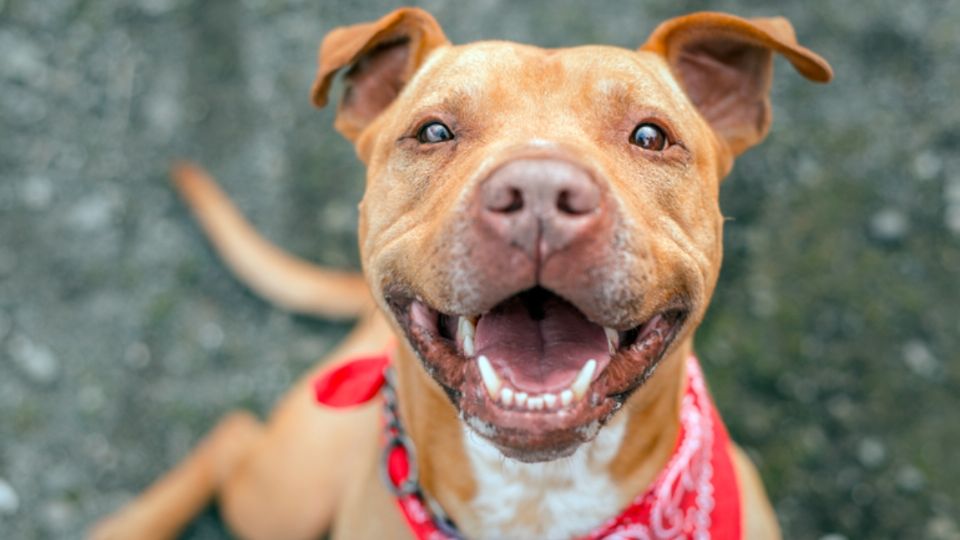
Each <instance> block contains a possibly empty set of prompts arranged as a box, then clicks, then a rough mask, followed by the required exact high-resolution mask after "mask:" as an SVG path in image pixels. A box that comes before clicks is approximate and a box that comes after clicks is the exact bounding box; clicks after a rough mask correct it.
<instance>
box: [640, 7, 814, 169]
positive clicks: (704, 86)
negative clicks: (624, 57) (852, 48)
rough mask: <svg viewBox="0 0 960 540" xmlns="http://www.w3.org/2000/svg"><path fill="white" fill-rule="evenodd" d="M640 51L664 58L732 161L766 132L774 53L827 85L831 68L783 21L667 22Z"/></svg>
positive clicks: (708, 16) (717, 17)
mask: <svg viewBox="0 0 960 540" xmlns="http://www.w3.org/2000/svg"><path fill="white" fill-rule="evenodd" d="M641 50H645V51H650V52H654V53H657V54H660V55H661V56H663V57H664V58H665V59H666V61H667V64H668V65H669V66H670V69H671V71H672V72H673V74H674V76H675V77H676V78H677V80H678V82H679V83H680V85H681V86H682V87H683V89H684V91H685V92H686V94H687V96H688V97H689V98H690V100H691V101H692V102H693V104H694V105H695V106H696V107H697V109H698V110H699V111H700V114H701V115H702V116H703V117H704V119H706V120H707V122H708V123H709V124H710V125H711V126H712V127H713V130H714V131H715V132H716V133H717V135H719V136H720V138H721V139H722V140H723V141H725V142H726V144H727V145H728V147H729V149H730V151H731V153H732V154H733V155H734V156H735V155H738V154H740V153H742V152H743V151H744V150H746V149H748V148H750V147H751V146H753V145H755V144H757V143H758V142H760V141H761V140H763V138H764V136H766V134H767V131H768V130H769V129H770V120H771V118H770V97H769V93H770V81H771V78H772V75H773V53H774V52H778V53H780V54H782V55H783V56H785V57H786V58H787V60H789V61H790V63H791V64H793V67H794V68H796V70H797V71H799V72H800V74H801V75H803V76H804V77H806V78H808V79H810V80H813V81H816V82H821V83H824V82H827V81H829V80H830V79H831V78H832V77H833V71H832V70H831V69H830V65H829V64H828V63H827V62H826V60H824V59H823V58H821V57H820V56H819V55H817V54H816V53H814V52H813V51H811V50H809V49H807V48H805V47H802V46H801V45H800V44H798V43H797V38H796V35H795V34H794V31H793V27H792V26H791V25H790V22H789V21H787V20H786V19H784V18H782V17H775V18H769V19H765V18H757V19H749V20H748V19H742V18H740V17H735V16H733V15H727V14H725V13H710V12H702V13H694V14H691V15H686V16H683V17H677V18H675V19H671V20H668V21H666V22H664V23H662V24H661V25H660V26H658V27H657V29H656V30H654V31H653V34H652V35H651V36H650V38H649V39H648V40H647V42H646V43H645V44H644V45H643V46H642V47H641Z"/></svg>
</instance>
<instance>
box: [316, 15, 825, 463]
mask: <svg viewBox="0 0 960 540" xmlns="http://www.w3.org/2000/svg"><path fill="white" fill-rule="evenodd" d="M713 17H716V16H715V15H714V16H713ZM703 22H704V21H702V20H701V21H697V20H686V21H684V20H683V19H680V20H676V21H674V24H675V27H670V26H669V23H668V25H664V26H662V27H661V28H660V29H658V31H657V32H656V33H655V34H654V37H653V38H651V41H649V42H648V44H647V45H646V46H645V48H644V50H640V51H630V50H626V49H619V48H613V47H602V46H587V47H578V48H572V49H562V50H544V49H540V48H536V47H530V46H524V45H518V44H513V43H506V42H483V43H476V44H471V45H465V46H457V47H454V46H449V45H447V44H446V39H445V38H443V35H442V33H441V32H440V30H439V28H438V27H437V26H436V23H435V22H434V21H433V19H432V18H430V17H429V16H428V15H426V14H425V13H423V12H421V11H418V10H401V11H399V12H395V13H393V14H391V15H389V16H387V17H385V18H384V19H382V20H381V21H378V22H377V23H371V24H368V25H360V26H358V27H351V28H348V29H343V30H341V31H340V32H342V33H341V34H339V35H337V34H334V35H332V36H331V38H328V40H327V42H326V43H325V44H324V50H325V51H326V56H324V51H322V52H321V75H320V78H319V79H318V84H317V87H316V94H315V98H316V99H317V101H318V102H320V103H321V104H322V103H323V101H324V100H325V96H326V91H327V88H328V85H329V80H330V77H331V75H332V74H333V72H334V71H335V70H336V69H337V68H339V67H341V66H345V65H350V66H352V68H351V70H350V72H349V73H348V76H347V77H348V87H347V90H346V94H345V97H344V100H343V102H342V104H341V109H340V114H339V116H338V121H337V124H338V128H339V129H340V130H341V131H342V132H344V133H345V135H347V136H348V138H351V139H352V140H354V142H355V143H356V145H357V148H358V152H359V154H360V156H361V158H362V159H363V160H364V161H365V162H366V163H367V165H368V176H367V190H366V193H367V194H366V196H365V197H364V200H363V202H362V204H361V224H360V245H361V256H362V260H363V264H364V269H365V272H366V275H367V277H368V280H369V282H370V285H371V288H372V290H373V292H374V294H375V296H376V297H377V298H378V300H379V301H380V302H381V305H382V306H383V307H384V308H385V309H386V310H387V311H388V312H389V313H391V314H392V315H393V317H394V319H395V323H396V324H397V326H398V327H399V329H400V330H401V331H402V333H403V334H404V335H405V336H406V339H407V341H408V343H409V345H410V347H411V348H412V349H413V351H415V352H416V354H417V356H418V357H419V359H420V361H421V362H422V365H423V368H424V369H425V370H426V372H427V373H428V374H429V375H430V376H431V377H433V379H434V380H435V381H436V382H437V383H438V384H439V385H440V387H441V388H442V389H443V390H444V391H445V393H446V394H447V395H448V396H449V398H450V401H451V402H452V403H453V405H454V406H455V407H457V409H458V410H459V412H460V415H461V417H462V418H463V419H464V421H465V422H466V423H467V424H468V425H469V426H470V427H471V428H473V429H474V430H475V431H476V432H477V433H479V434H480V435H481V436H483V437H485V438H487V439H488V440H490V441H491V442H492V443H493V444H495V445H496V446H497V447H498V448H500V449H501V450H502V451H503V452H504V454H505V455H508V456H511V457H516V458H518V459H523V460H527V461H530V460H543V459H551V458H554V457H558V456H562V455H567V454H569V453H570V452H572V451H573V450H574V449H576V447H577V446H578V445H579V444H580V443H582V442H584V441H586V440H589V439H590V438H592V437H593V436H594V435H595V434H596V432H597V430H598V429H599V428H600V426H602V425H603V423H604V422H605V421H606V419H607V418H608V417H609V416H610V415H611V414H613V413H614V411H616V410H617V409H618V408H620V406H621V405H622V404H623V403H624V402H625V400H627V399H628V398H629V397H630V396H631V395H632V394H633V393H634V391H635V390H637V389H638V388H640V387H641V386H642V385H643V383H644V381H645V380H646V379H647V378H648V377H649V376H650V375H651V374H652V373H653V371H654V369H655V368H656V367H657V365H658V363H659V362H660V361H661V359H663V358H664V356H665V355H666V354H667V352H668V350H669V349H670V347H671V344H672V343H675V342H677V341H678V340H680V339H684V338H685V337H686V336H688V335H689V333H690V332H691V331H692V328H693V327H694V326H695V325H696V323H697V322H699V320H700V319H701V317H702V315H703V312H704V310H705V308H706V305H707V302H708V301H709V298H710V296H711V294H712V291H713V287H714V283H715V282H716V279H717V274H718V272H719V266H720V259H721V253H722V246H721V240H722V223H723V219H722V216H721V214H720V211H719V208H718V198H717V194H718V189H719V184H720V180H721V178H722V176H723V175H724V174H725V173H726V172H727V171H728V170H729V168H730V166H731V163H732V158H733V156H734V155H735V154H736V153H739V152H740V151H742V150H743V149H745V148H746V147H748V146H750V145H752V144H754V143H755V142H757V141H759V140H760V139H761V138H762V137H763V135H764V134H765V132H766V130H767V127H768V125H769V106H768V103H767V100H766V91H767V87H768V86H769V71H770V57H771V54H770V51H771V49H773V48H777V47H781V48H784V49H785V50H787V51H789V54H788V56H790V54H793V55H796V59H795V58H793V57H791V60H792V61H794V63H795V64H797V63H798V62H801V61H806V62H809V63H810V64H809V65H803V66H798V68H799V69H801V71H803V70H804V68H806V69H807V70H808V71H809V72H807V71H804V74H806V75H808V76H811V77H812V78H819V79H825V78H828V77H829V70H828V68H826V67H824V66H825V64H822V65H821V64H819V63H817V62H818V61H820V60H819V58H817V57H815V55H813V54H812V53H809V51H806V50H805V49H802V48H800V47H799V46H796V45H795V43H793V44H792V45H791V44H789V43H788V45H789V47H788V46H787V45H782V44H781V42H780V41H777V38H776V37H771V35H772V34H774V31H773V30H775V27H776V25H780V24H783V22H780V21H777V22H767V23H759V26H758V23H749V22H746V21H742V20H740V19H735V18H729V19H726V18H724V19H722V20H719V21H718V20H715V19H710V20H709V21H707V22H710V23H712V24H714V25H715V26H716V25H718V24H719V28H720V29H721V30H719V31H716V32H714V31H707V32H704V31H703ZM784 22H785V21H784ZM764 24H767V25H768V26H769V28H767V29H766V30H764V27H763V25H764ZM758 28H759V30H758ZM787 28H789V25H787ZM781 30H782V28H781ZM741 31H742V32H743V33H745V35H747V38H743V37H742V35H741V34H740V33H738V32H741ZM751 32H754V33H757V34H763V35H760V36H758V35H754V34H751ZM764 40H766V41H768V42H770V43H774V45H770V43H767V42H765V41H764ZM344 43H346V45H344ZM778 50H779V49H778ZM343 51H346V53H345V52H343ZM781 52H784V51H781ZM785 54H787V53H785ZM325 59H326V60H327V64H328V65H326V66H324V65H323V63H324V60H325ZM331 59H332V60H331ZM820 62H822V61H820ZM817 69H819V70H820V71H817Z"/></svg>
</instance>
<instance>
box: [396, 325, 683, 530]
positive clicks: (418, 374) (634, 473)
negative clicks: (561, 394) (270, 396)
mask: <svg viewBox="0 0 960 540" xmlns="http://www.w3.org/2000/svg"><path fill="white" fill-rule="evenodd" d="M690 354H691V339H690V337H689V336H685V337H683V338H682V340H681V341H678V342H676V343H674V345H673V346H672V347H671V349H670V350H669V351H668V352H667V355H666V356H665V357H664V358H663V359H662V360H661V363H660V367H659V368H658V369H657V371H656V374H655V376H653V377H651V378H650V380H648V381H647V382H646V383H645V384H644V385H643V387H641V388H640V389H638V390H637V391H636V392H635V393H634V394H633V395H632V396H631V397H630V399H629V400H628V401H627V402H626V403H625V404H624V406H623V407H622V410H621V411H619V412H618V413H617V414H616V415H614V416H613V417H612V418H611V419H610V420H609V422H607V424H606V425H605V426H603V427H601V428H600V429H599V433H597V435H596V437H595V438H594V439H592V440H591V441H590V442H587V443H584V444H581V445H576V446H574V447H573V448H572V449H571V450H570V452H569V454H570V455H568V456H566V457H558V456H554V457H555V459H553V460H550V461H547V462H542V463H525V462H523V461H525V460H522V459H513V458H509V457H505V456H504V454H503V453H502V452H501V451H500V450H498V449H497V448H495V447H494V446H493V445H492V444H490V443H489V442H488V441H486V440H484V439H483V438H482V437H480V436H479V435H478V434H476V433H474V432H473V430H472V428H470V427H469V426H467V425H465V424H464V422H463V421H462V420H461V419H460V418H459V416H458V413H457V410H456V408H455V407H454V406H453V405H452V404H451V403H450V401H449V400H448V399H447V396H446V394H445V393H444V391H443V390H442V389H441V388H440V386H439V385H438V384H437V383H436V382H435V381H434V380H433V379H432V378H431V377H430V376H429V375H427V374H426V373H425V372H424V370H423V368H422V367H421V366H420V364H419V361H418V359H417V358H416V357H415V355H414V353H413V352H412V351H411V350H409V348H408V347H407V346H405V345H404V346H401V347H400V348H399V351H398V355H399V356H400V357H399V358H397V360H398V362H397V367H398V379H399V380H398V388H399V401H400V412H401V417H402V420H403V422H404V425H405V427H406V428H407V430H408V433H409V435H410V437H411V439H412V440H413V443H414V447H415V448H416V451H417V457H416V459H417V461H418V465H419V467H420V471H421V485H422V487H423V489H424V491H425V493H427V494H428V495H429V496H430V497H432V498H434V499H435V500H436V501H437V502H438V503H439V504H440V506H441V507H443V508H444V509H445V510H446V512H447V513H448V514H449V515H450V516H451V518H452V519H453V520H454V522H455V523H457V524H458V526H459V527H460V528H461V530H462V532H464V533H465V534H466V536H467V537H469V538H475V537H476V538H494V537H497V538H517V537H520V538H523V537H535V538H548V537H549V538H567V537H573V536H576V535H577V534H578V533H583V532H587V531H586V530H582V529H583V527H584V526H586V524H589V525H590V526H591V527H595V526H598V525H600V524H601V523H602V522H603V521H604V520H605V519H607V518H609V517H612V516H614V515H615V514H616V513H617V512H618V511H619V510H620V509H621V508H622V507H623V506H625V504H626V503H627V502H628V501H630V500H631V499H632V498H633V497H635V496H636V495H637V494H639V493H641V492H643V490H644V489H645V488H646V487H647V486H648V485H649V484H650V483H651V482H652V481H653V480H654V478H655V477H656V475H657V474H658V473H659V472H660V470H661V469H662V468H663V467H664V466H665V465H666V462H667V460H668V459H669V456H670V453H671V451H672V449H673V446H674V444H675V441H676V437H677V433H678V430H679V404H680V396H681V395H682V392H683V391H684V387H683V380H684V373H685V372H684V362H683V360H684V358H686V357H687V356H688V355H690ZM405 396H406V397H405ZM618 432H620V433H624V434H629V437H627V436H625V435H624V436H622V437H621V436H619V435H617V433H618ZM464 464H468V465H469V467H470V468H469V469H468V470H465V467H464ZM588 466H589V467H588ZM587 468H590V472H589V474H587V472H586V471H587ZM538 471H539V473H540V474H539V476H536V474H537V472H538ZM563 471H566V472H568V473H569V474H568V475H566V476H564V475H562V474H560V473H561V472H563ZM577 471H579V472H577ZM548 472H549V473H553V474H549V475H548V474H547V473H548ZM491 473H496V475H495V476H490V474H491ZM531 475H534V476H531ZM583 475H586V476H583ZM594 480H595V481H594ZM537 486H540V488H537ZM502 489H507V490H509V491H508V493H512V496H514V497H516V498H517V504H520V503H522V504H521V505H520V506H514V505H513V503H510V504H508V501H507V500H506V499H504V498H503V496H502V495H500V493H501V490H502ZM537 489H539V490H540V491H537ZM531 490H532V491H531ZM497 501H503V502H502V504H500V503H498V502H497ZM594 503H596V504H594ZM578 512H579V513H580V515H581V517H583V519H582V520H580V519H571V518H569V517H567V516H566V514H569V513H578ZM546 527H554V528H551V529H547V528H546ZM591 527H587V530H589V529H590V528H591ZM497 533H503V534H497ZM554 533H556V534H554Z"/></svg>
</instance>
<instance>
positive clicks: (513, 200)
mask: <svg viewBox="0 0 960 540" xmlns="http://www.w3.org/2000/svg"><path fill="white" fill-rule="evenodd" d="M487 208H489V209H490V210H493V211H494V212H500V213H503V214H512V213H514V212H519V211H520V210H523V192H522V191H520V190H519V189H517V188H515V187H511V188H507V189H503V190H501V191H500V192H499V193H497V196H496V197H495V199H494V200H493V201H491V203H490V204H489V205H488V206H487Z"/></svg>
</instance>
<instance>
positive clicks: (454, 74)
mask: <svg viewBox="0 0 960 540" xmlns="http://www.w3.org/2000/svg"><path fill="white" fill-rule="evenodd" d="M511 81H513V82H516V83H517V85H518V86H519V83H520V81H523V83H524V84H523V88H524V89H525V93H526V94H527V95H533V96H535V95H537V93H538V92H537V91H536V90H537V89H538V87H539V89H540V90H542V92H543V94H542V95H556V94H560V93H567V94H575V95H578V96H583V97H589V98H592V99H598V98H599V99H607V100H621V99H624V98H626V97H629V96H633V97H634V98H636V99H638V100H646V101H650V102H653V101H656V102H657V103H660V104H663V105H666V106H667V107H673V106H682V100H679V99H677V97H678V96H682V95H683V92H682V89H681V88H680V86H679V84H678V83H677V81H676V80H675V79H674V77H673V75H672V74H671V72H670V69H669V68H668V66H667V64H666V62H665V61H663V59H662V57H660V56H659V55H656V54H653V53H649V52H644V51H633V50H628V49H623V48H620V47H613V46H604V45H584V46H579V47H572V48H562V49H544V48H540V47H535V46H532V45H524V44H520V43H513V42H507V41H483V42H476V43H470V44H467V45H459V46H451V47H444V48H441V49H439V50H437V51H436V52H435V53H434V54H433V55H432V56H431V57H430V58H429V59H428V61H427V62H426V63H425V65H424V66H423V67H422V68H421V69H420V70H419V71H418V73H417V75H416V76H415V77H414V78H413V80H411V81H410V84H409V87H410V88H411V89H415V92H414V94H416V95H418V96H419V98H420V101H421V103H424V102H426V103H429V102H430V101H432V100H437V101H443V100H445V99H446V98H447V96H448V95H449V94H450V93H451V92H454V93H456V94H457V95H461V96H480V95H483V93H484V92H485V91H489V90H491V89H495V88H503V87H504V86H508V87H509V86H510V85H511Z"/></svg>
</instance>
